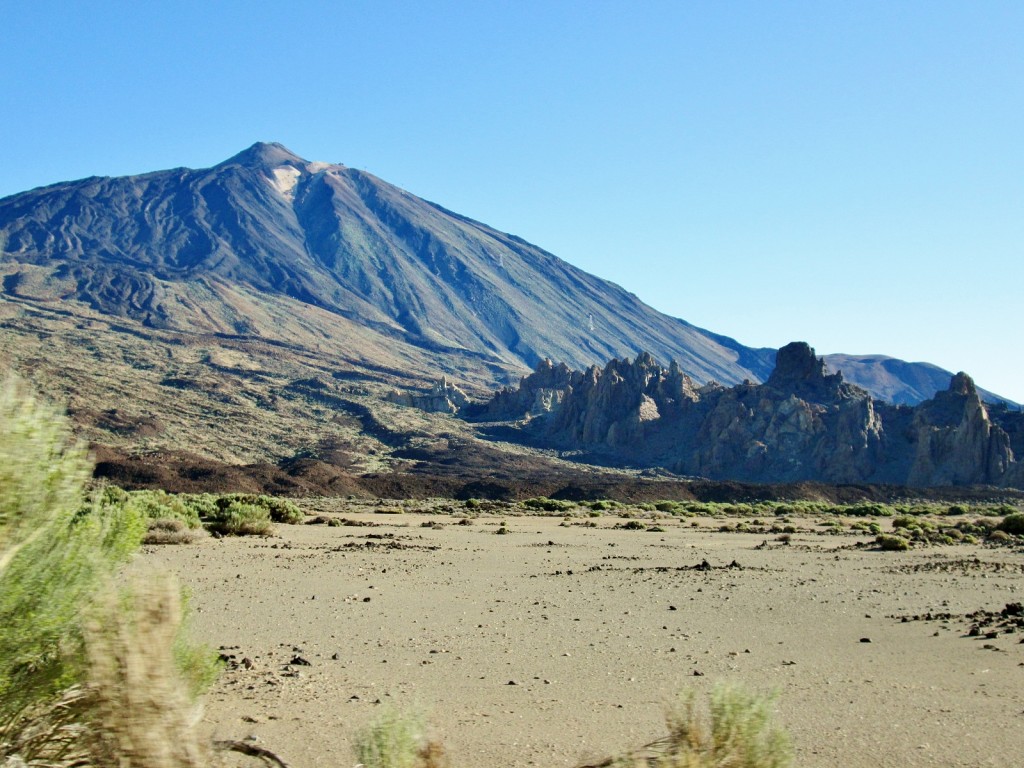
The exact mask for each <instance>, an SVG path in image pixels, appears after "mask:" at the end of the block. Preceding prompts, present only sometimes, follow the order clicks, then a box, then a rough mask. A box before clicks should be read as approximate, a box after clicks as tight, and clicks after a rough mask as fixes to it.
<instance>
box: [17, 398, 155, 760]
mask: <svg viewBox="0 0 1024 768" xmlns="http://www.w3.org/2000/svg"><path fill="white" fill-rule="evenodd" d="M90 469H91V467H90V463H89V461H88V459H87V457H86V453H85V450H84V448H83V447H82V446H80V445H78V444H77V443H76V442H75V441H74V440H73V439H72V437H71V434H70V431H69V430H68V427H67V424H66V421H65V419H64V418H63V416H62V415H61V414H60V413H59V412H58V411H56V409H54V408H52V407H50V406H48V405H46V404H44V403H42V402H40V401H39V400H38V399H37V398H35V397H34V396H33V395H32V394H30V393H29V392H27V391H26V390H25V389H24V388H23V386H22V385H20V384H18V383H16V382H14V381H10V380H9V381H7V382H5V383H3V384H0V744H3V743H4V742H5V741H6V740H7V738H8V737H11V734H12V732H13V730H17V729H18V728H20V727H21V722H22V717H21V716H22V714H23V713H25V712H27V711H28V710H29V709H31V708H32V707H34V706H36V705H38V704H40V703H41V702H43V701H45V700H47V699H49V698H51V697H53V696H55V695H56V694H57V693H58V692H59V691H60V690H62V689H63V688H66V687H68V686H70V685H72V684H74V683H76V682H80V681H81V680H82V670H83V667H84V652H83V645H82V623H83V620H82V613H83V608H84V607H85V606H86V605H88V604H89V602H90V600H91V598H92V597H93V595H94V594H95V593H96V592H97V590H98V589H99V588H100V586H101V585H102V584H103V583H104V581H105V579H106V578H107V577H108V576H109V575H110V574H111V573H112V572H113V570H114V568H115V567H116V566H117V565H119V564H120V563H122V562H124V561H125V560H127V558H128V557H129V556H130V555H131V553H132V552H134V551H135V550H136V549H137V548H138V546H139V542H140V541H141V539H142V535H143V532H144V530H145V526H144V521H143V520H142V517H141V515H139V514H138V513H137V512H136V511H134V510H132V509H130V508H128V507H126V506H124V505H122V504H119V503H116V502H113V503H112V502H111V501H110V499H109V497H108V496H107V495H106V494H105V492H104V491H100V492H97V493H95V494H93V496H92V498H91V499H90V500H89V501H88V503H86V504H83V501H82V499H83V488H84V485H85V482H86V480H87V478H88V477H89V475H90Z"/></svg>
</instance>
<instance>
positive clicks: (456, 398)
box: [387, 377, 469, 413]
mask: <svg viewBox="0 0 1024 768" xmlns="http://www.w3.org/2000/svg"><path fill="white" fill-rule="evenodd" d="M387 399H388V401H389V402H392V403H395V404H397V405H404V406H406V407H409V408H419V409H420V410H421V411H427V412H429V413H458V412H459V410H460V409H462V408H464V407H465V406H467V405H468V404H469V397H468V396H467V395H466V393H465V392H463V391H462V390H461V389H459V388H458V387H457V386H455V385H454V384H452V383H451V382H450V381H448V379H447V377H442V378H441V380H440V381H438V382H436V383H435V384H434V386H433V387H431V388H430V391H429V392H427V393H425V394H420V395H418V394H413V393H412V392H400V391H397V390H395V391H393V392H391V393H390V394H388V397H387Z"/></svg>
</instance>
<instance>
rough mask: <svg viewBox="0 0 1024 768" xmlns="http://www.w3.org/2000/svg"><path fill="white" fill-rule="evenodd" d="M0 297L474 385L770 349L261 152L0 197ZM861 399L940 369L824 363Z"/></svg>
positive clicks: (400, 197) (480, 230) (938, 375)
mask: <svg viewBox="0 0 1024 768" xmlns="http://www.w3.org/2000/svg"><path fill="white" fill-rule="evenodd" d="M0 278H2V295H4V296H7V297H10V298H12V299H17V300H21V301H28V302H37V303H42V304H48V305H52V303H53V302H67V301H78V302H82V303H84V304H85V305H88V307H90V308H91V309H92V310H94V311H96V312H99V313H101V314H103V315H106V316H111V317H123V318H129V319H131V320H134V321H136V322H139V323H141V324H142V325H143V326H144V327H149V328H153V329H161V330H171V331H180V332H187V333H200V334H219V335H224V336H231V337H244V338H263V339H270V340H275V341H278V342H281V343H287V344H291V345H298V346H300V347H302V348H305V349H316V348H323V347H324V346H325V345H326V346H331V347H332V348H333V349H334V350H335V352H336V353H337V354H339V355H341V356H342V357H345V358H346V359H350V360H353V361H356V362H358V363H360V364H364V363H365V364H370V365H373V364H375V361H377V362H379V361H380V360H381V359H382V358H386V360H387V365H388V366H389V367H391V368H396V369H402V370H405V371H407V372H408V373H409V374H410V375H413V376H420V377H423V376H433V375H436V374H437V373H448V374H452V375H453V376H455V377H457V378H458V377H463V378H466V379H468V380H470V381H471V382H472V383H474V384H476V385H478V386H488V385H493V384H500V383H504V382H508V381H511V380H514V379H515V378H516V377H517V375H518V373H519V372H522V371H523V370H525V369H530V368H533V367H534V366H535V365H536V364H537V363H538V362H539V361H540V360H542V359H544V358H552V359H557V360H561V361H565V362H566V363H567V364H569V365H571V366H573V367H579V368H583V367H586V366H588V365H591V364H593V363H595V362H598V361H602V360H607V359H609V358H613V357H621V356H626V355H632V354H636V353H637V352H638V351H639V350H648V351H650V352H651V353H652V354H654V355H655V356H657V357H658V358H659V359H663V360H676V361H678V363H679V366H680V368H681V369H682V370H683V371H685V372H686V374H687V375H689V376H691V377H692V378H693V379H694V380H696V381H698V382H706V381H709V380H715V381H718V382H720V383H723V384H737V383H740V382H742V381H744V380H747V379H749V380H752V381H762V380H764V379H765V378H766V377H767V376H768V374H769V373H770V371H771V369H772V364H773V359H774V355H775V351H774V350H771V349H754V348H749V347H745V346H743V345H742V344H740V343H738V342H736V341H735V340H733V339H730V338H728V337H724V336H721V335H718V334H715V333H712V332H710V331H706V330H704V329H701V328H698V327H696V326H693V325H691V324H689V323H687V322H685V321H684V320H680V319H677V318H672V317H669V316H667V315H664V314H662V313H660V312H657V311H656V310H654V309H652V308H650V307H648V306H647V305H645V304H643V303H642V302H641V301H640V300H639V299H638V298H637V297H635V296H633V295H632V294H630V293H628V292H627V291H625V290H623V289H622V288H621V287H619V286H617V285H615V284H613V283H610V282H608V281H605V280H601V279H600V278H597V277H594V276H592V275H589V274H587V273H586V272H583V271H582V270H579V269H577V268H575V267H573V266H571V265H569V264H567V263H566V262H564V261H562V260H560V259H558V258H557V257H555V256H554V255H552V254H550V253H548V252H546V251H544V250H542V249H540V248H538V247H536V246H533V245H531V244H529V243H527V242H526V241H524V240H522V239H520V238H517V237H515V236H512V235H508V234H505V233H502V232H498V231H497V230H494V229H493V228H491V227H488V226H487V225H485V224H481V223H479V222H476V221H473V220H471V219H468V218H466V217H463V216H460V215H458V214H456V213H453V212H451V211H448V210H446V209H445V208H443V207H441V206H439V205H436V204H434V203H430V202H428V201H425V200H422V199H420V198H418V197H416V196H414V195H412V194H409V193H407V192H405V191H403V190H401V189H399V188H397V187H394V186H392V185H390V184H387V183H386V182H384V181H381V180H380V179H377V178H376V177H374V176H372V175H370V174H368V173H365V172H362V171H358V170H355V169H352V168H348V167H346V166H343V165H337V164H328V163H321V162H310V161H307V160H305V159H303V158H301V157H299V156H297V155H295V154H294V153H292V152H291V151H289V150H288V149H287V148H285V147H283V146H282V145H280V144H273V143H257V144H254V145H253V146H252V147H250V148H249V149H247V150H245V151H243V152H241V153H239V154H237V155H235V156H234V157H232V158H230V159H228V160H226V161H224V162H222V163H220V164H218V165H216V166H214V167H212V168H208V169H199V170H192V169H188V168H177V169H172V170H167V171H157V172H153V173H147V174H142V175H138V176H128V177H119V178H99V177H92V178H87V179H82V180H80V181H74V182H68V183H62V184H54V185H50V186H47V187H41V188H38V189H34V190H30V191H28V192H24V193H21V194H17V195H13V196H10V197H7V198H4V199H2V200H0ZM829 362H830V364H831V365H832V366H833V367H836V368H839V369H841V370H843V371H844V373H845V374H846V376H847V379H848V380H849V381H852V382H856V383H859V384H861V385H863V386H865V387H866V388H867V389H868V390H869V391H870V392H872V394H873V395H875V396H876V397H881V398H887V399H891V400H893V401H895V402H918V401H920V400H922V399H924V398H926V397H930V396H931V395H932V394H934V392H935V391H937V390H938V389H940V388H941V387H942V386H944V383H945V382H946V381H948V378H949V375H950V374H949V373H948V372H945V371H941V369H936V368H934V367H933V366H926V365H922V364H917V363H902V362H901V361H892V362H891V363H890V362H886V361H883V359H882V358H874V357H873V358H868V357H856V356H839V355H837V356H833V357H830V358H829Z"/></svg>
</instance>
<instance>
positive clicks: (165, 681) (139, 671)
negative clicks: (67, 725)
mask: <svg viewBox="0 0 1024 768" xmlns="http://www.w3.org/2000/svg"><path fill="white" fill-rule="evenodd" d="M181 610H182V609H181V594H180V591H179V589H178V588H177V586H176V585H175V584H174V582H173V580H172V579H171V578H169V577H166V576H164V577H153V578H149V579H147V580H146V581H142V580H137V581H136V582H135V584H134V585H133V586H132V588H131V590H130V591H129V592H128V593H126V594H122V595H116V594H114V593H109V594H108V595H106V596H105V598H104V599H103V600H101V601H100V605H99V608H98V610H97V612H96V615H95V617H94V619H93V620H92V621H91V622H89V624H88V625H87V628H86V652H87V657H88V662H89V665H88V674H89V678H88V683H89V688H90V701H89V711H88V714H89V718H90V720H91V721H92V723H91V724H92V725H93V727H92V728H91V729H90V734H89V739H88V749H89V752H90V756H91V758H92V763H93V764H94V765H102V766H111V767H113V766H118V768H192V767H193V766H194V767H195V768H199V766H206V765H208V764H209V762H210V756H209V754H208V753H206V751H205V750H203V749H201V747H200V745H199V742H198V740H197V738H196V734H195V731H194V728H193V726H194V724H195V723H196V722H197V720H198V715H199V711H198V707H197V706H196V705H195V703H194V701H193V698H192V696H191V695H190V694H189V685H188V682H187V681H186V680H185V679H184V678H183V676H182V674H181V673H180V672H179V668H178V664H177V662H176V646H177V638H178V627H179V626H180V624H181Z"/></svg>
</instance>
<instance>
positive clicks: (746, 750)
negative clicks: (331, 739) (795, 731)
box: [353, 685, 793, 768]
mask: <svg viewBox="0 0 1024 768" xmlns="http://www.w3.org/2000/svg"><path fill="white" fill-rule="evenodd" d="M773 702H774V699H773V697H771V696H762V695H759V694H755V693H751V692H749V691H746V690H744V689H742V688H739V687H737V686H733V685H719V686H716V687H715V688H714V689H712V691H711V693H710V694H709V695H708V696H707V697H706V698H704V697H700V696H698V695H697V694H696V693H695V692H694V691H692V690H689V691H685V692H684V693H682V694H681V695H680V696H679V698H678V700H677V701H676V702H675V704H673V705H672V706H671V707H669V709H668V711H667V712H666V715H665V725H666V728H667V731H668V733H667V735H666V736H664V737H663V738H661V739H658V740H657V741H653V742H651V743H650V744H646V745H644V746H642V747H640V748H638V749H634V750H631V751H629V752H626V753H624V754H621V755H616V756H613V757H609V758H607V759H605V760H601V761H599V762H597V763H592V764H590V765H589V766H584V767H583V768H788V766H790V765H791V764H792V759H793V752H792V748H791V746H790V740H789V735H788V734H787V733H786V731H785V730H784V729H782V728H781V727H780V726H778V725H777V724H776V723H775V722H774V719H773V716H772V706H773ZM353 748H354V751H355V758H356V762H357V764H358V765H360V766H362V768H447V766H448V765H449V761H448V756H447V754H446V752H445V750H444V747H443V746H442V745H441V743H440V742H439V741H438V740H436V739H432V738H430V737H429V736H428V735H427V731H426V729H425V728H424V726H423V721H422V719H421V718H418V717H406V716H402V715H400V714H396V713H395V712H390V711H389V712H386V713H384V714H383V715H381V716H380V717H379V718H378V719H377V720H376V721H374V722H373V723H372V724H371V725H370V726H368V727H367V728H365V729H364V730H362V731H360V732H359V733H357V734H356V737H355V739H354V740H353Z"/></svg>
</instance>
